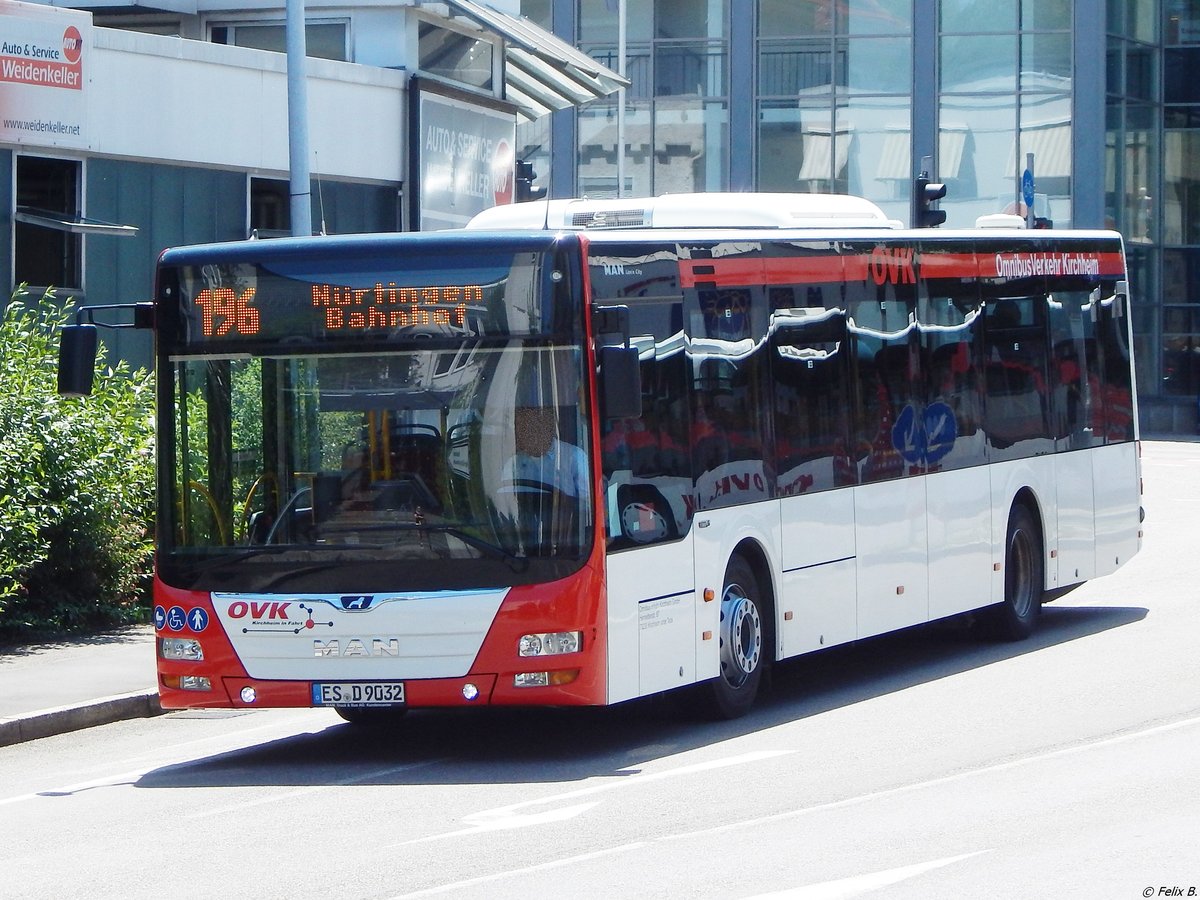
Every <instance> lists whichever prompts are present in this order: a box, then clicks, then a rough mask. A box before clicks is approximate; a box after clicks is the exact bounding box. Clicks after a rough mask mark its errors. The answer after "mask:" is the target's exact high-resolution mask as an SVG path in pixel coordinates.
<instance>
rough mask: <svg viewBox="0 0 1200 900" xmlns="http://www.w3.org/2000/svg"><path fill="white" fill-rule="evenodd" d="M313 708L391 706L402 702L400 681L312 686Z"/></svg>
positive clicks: (348, 682) (334, 683)
mask: <svg viewBox="0 0 1200 900" xmlns="http://www.w3.org/2000/svg"><path fill="white" fill-rule="evenodd" d="M312 702H313V706H392V705H394V704H397V703H403V702H404V683H403V682H401V681H375V682H368V681H343V682H332V683H327V684H314V685H313V686H312Z"/></svg>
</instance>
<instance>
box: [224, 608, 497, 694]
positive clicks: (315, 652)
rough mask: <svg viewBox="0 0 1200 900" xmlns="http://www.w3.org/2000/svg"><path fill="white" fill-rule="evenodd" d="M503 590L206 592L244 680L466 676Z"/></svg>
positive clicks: (477, 653) (366, 679) (495, 611)
mask: <svg viewBox="0 0 1200 900" xmlns="http://www.w3.org/2000/svg"><path fill="white" fill-rule="evenodd" d="M507 594H508V589H507V588H502V589H499V590H481V591H420V592H412V593H406V594H376V595H365V596H350V595H337V594H331V595H326V594H226V593H214V594H212V605H213V609H214V610H216V613H217V618H218V620H220V622H221V625H222V627H223V628H224V629H225V633H226V634H227V635H228V636H229V642H230V643H231V644H232V645H233V649H234V651H235V652H236V653H237V655H238V659H240V660H241V662H242V665H244V666H245V667H246V672H247V674H248V675H249V676H250V677H251V678H262V679H300V680H304V679H312V678H313V673H314V671H315V672H318V673H319V675H318V679H317V680H328V679H331V678H339V679H354V680H364V681H371V680H378V681H383V680H398V679H415V678H458V677H461V676H463V675H466V674H467V673H468V672H470V671H471V664H472V663H473V662H474V661H475V657H476V656H478V655H479V649H480V647H482V646H483V640H484V638H485V637H486V636H487V633H488V630H489V629H490V628H491V627H492V623H493V622H494V621H495V619H496V613H497V612H499V610H500V604H501V603H502V602H503V601H504V597H505V595H507ZM281 598H282V599H281ZM297 635H302V636H303V637H302V638H298V637H297ZM393 636H397V637H393Z"/></svg>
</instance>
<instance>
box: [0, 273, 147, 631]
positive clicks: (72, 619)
mask: <svg viewBox="0 0 1200 900" xmlns="http://www.w3.org/2000/svg"><path fill="white" fill-rule="evenodd" d="M70 315H71V306H70V303H69V302H68V303H67V304H65V305H64V304H63V303H61V302H60V301H58V300H57V299H56V298H55V297H54V296H53V294H52V293H47V294H46V296H44V297H42V298H41V300H40V302H39V301H32V302H31V301H30V298H29V296H28V295H27V294H26V293H25V292H24V291H18V292H17V293H16V294H15V295H14V296H13V298H12V300H11V301H10V303H9V305H8V306H7V308H6V309H5V310H4V312H3V314H2V315H0V637H3V638H5V639H13V638H19V637H22V636H26V635H32V634H35V633H36V634H45V633H64V632H78V631H83V630H88V629H96V628H102V627H105V626H110V625H118V624H127V623H131V622H139V621H145V620H146V618H147V611H148V608H149V582H150V571H151V564H152V536H153V527H152V522H153V513H154V500H153V497H154V456H153V446H154V419H153V415H154V412H153V396H154V390H153V378H152V376H151V375H150V374H149V373H147V372H145V371H144V370H139V371H137V372H131V371H129V368H128V366H127V365H126V364H125V363H120V364H118V365H117V366H115V367H110V366H108V364H107V362H106V357H105V353H104V349H103V342H101V351H100V356H99V359H98V360H97V363H96V383H95V387H94V389H93V392H92V395H91V396H90V397H86V398H83V399H80V398H71V397H60V396H58V393H57V367H58V330H59V328H60V327H61V326H62V325H63V323H65V322H67V321H68V319H69V317H70Z"/></svg>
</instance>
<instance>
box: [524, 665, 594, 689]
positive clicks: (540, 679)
mask: <svg viewBox="0 0 1200 900" xmlns="http://www.w3.org/2000/svg"><path fill="white" fill-rule="evenodd" d="M578 677H579V670H578V669H564V670H562V671H561V672H518V673H517V674H516V675H514V676H513V687H518V688H528V687H559V686H562V685H564V684H570V683H571V682H573V681H574V680H575V679H576V678H578Z"/></svg>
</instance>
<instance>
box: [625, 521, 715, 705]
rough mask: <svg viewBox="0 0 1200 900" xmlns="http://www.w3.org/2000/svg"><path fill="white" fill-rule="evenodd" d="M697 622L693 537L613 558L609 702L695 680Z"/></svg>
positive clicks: (639, 549) (688, 536)
mask: <svg viewBox="0 0 1200 900" xmlns="http://www.w3.org/2000/svg"><path fill="white" fill-rule="evenodd" d="M693 531H694V529H693ZM695 623H696V592H695V582H694V581H693V580H692V535H691V534H690V533H689V534H688V535H687V536H686V537H684V538H683V539H681V540H678V541H672V542H669V543H663V544H653V545H650V546H646V547H639V548H637V549H634V550H628V551H625V552H623V553H613V554H612V555H610V556H609V557H608V702H609V703H617V702H620V701H621V700H629V699H631V698H633V697H640V696H643V695H645V694H652V693H655V692H656V691H663V690H667V689H668V688H673V687H679V686H680V685H684V684H690V683H691V682H692V681H694V680H695V670H696V638H695V635H696V624H695Z"/></svg>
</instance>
